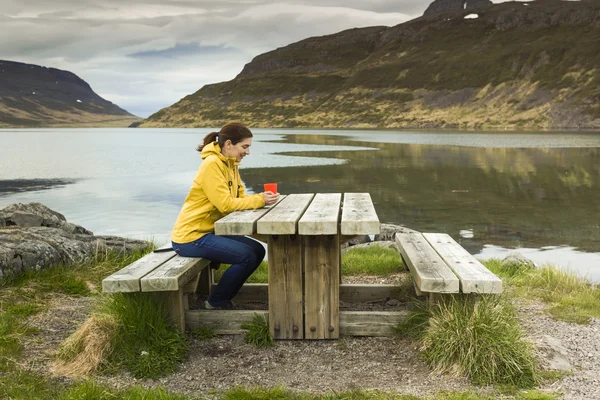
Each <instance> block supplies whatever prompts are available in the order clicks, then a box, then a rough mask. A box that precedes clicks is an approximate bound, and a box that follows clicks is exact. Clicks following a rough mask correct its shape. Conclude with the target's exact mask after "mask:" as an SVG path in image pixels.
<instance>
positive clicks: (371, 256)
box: [342, 247, 404, 276]
mask: <svg viewBox="0 0 600 400" xmlns="http://www.w3.org/2000/svg"><path fill="white" fill-rule="evenodd" d="M403 265H404V264H403V263H402V258H401V257H400V255H399V254H398V251H397V250H395V249H384V248H376V249H375V248H373V247H369V248H357V249H351V250H348V251H347V252H346V253H345V254H344V255H343V256H342V275H361V274H368V275H378V276H387V275H389V274H394V273H399V272H402V271H404V266H403Z"/></svg>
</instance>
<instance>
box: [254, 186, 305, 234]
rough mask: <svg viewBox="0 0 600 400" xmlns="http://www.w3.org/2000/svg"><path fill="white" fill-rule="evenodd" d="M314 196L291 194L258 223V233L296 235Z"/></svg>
mask: <svg viewBox="0 0 600 400" xmlns="http://www.w3.org/2000/svg"><path fill="white" fill-rule="evenodd" d="M313 197H314V194H312V193H309V194H290V195H288V196H287V197H286V198H285V199H283V200H282V201H281V202H279V204H277V205H276V206H275V207H273V209H272V210H271V211H270V212H269V213H268V214H267V215H265V216H264V217H262V218H261V219H259V220H258V222H257V223H256V232H257V233H259V234H263V235H295V234H296V233H297V229H296V225H297V223H298V220H299V219H300V217H301V216H302V213H303V212H304V210H306V208H307V207H308V205H309V204H310V202H311V200H312V199H313Z"/></svg>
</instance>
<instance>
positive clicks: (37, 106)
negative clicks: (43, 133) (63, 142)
mask: <svg viewBox="0 0 600 400" xmlns="http://www.w3.org/2000/svg"><path fill="white" fill-rule="evenodd" d="M139 120H140V118H138V117H136V116H135V115H132V114H130V113H128V112H127V111H125V110H123V109H121V108H119V107H118V106H117V105H115V104H113V103H111V102H110V101H107V100H104V99H103V98H102V97H100V96H98V95H97V94H96V93H94V91H93V90H92V88H91V87H90V85H88V84H87V83H86V82H85V81H84V80H82V79H81V78H79V77H78V76H77V75H75V74H73V73H71V72H68V71H63V70H60V69H55V68H46V67H41V66H39V65H32V64H23V63H19V62H12V61H4V60H0V128H2V127H49V126H90V127H91V126H128V125H129V124H131V123H132V122H135V121H139Z"/></svg>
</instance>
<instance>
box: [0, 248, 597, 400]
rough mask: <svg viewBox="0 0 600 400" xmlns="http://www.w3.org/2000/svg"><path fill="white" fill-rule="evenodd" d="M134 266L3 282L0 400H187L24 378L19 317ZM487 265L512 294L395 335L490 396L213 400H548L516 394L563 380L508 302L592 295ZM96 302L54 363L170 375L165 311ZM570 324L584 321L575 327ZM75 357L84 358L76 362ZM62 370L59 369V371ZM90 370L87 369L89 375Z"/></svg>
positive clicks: (261, 341)
mask: <svg viewBox="0 0 600 400" xmlns="http://www.w3.org/2000/svg"><path fill="white" fill-rule="evenodd" d="M138 256H141V254H139V255H138ZM361 258H362V259H363V260H362V262H361V261H360V259H361ZM108 260H110V261H108ZM132 261H133V260H132V259H131V258H129V257H127V256H120V257H118V256H115V255H114V254H104V255H99V256H98V258H97V259H96V261H95V262H94V261H92V262H90V263H89V264H86V266H80V267H74V268H72V269H67V268H64V267H58V268H55V269H52V270H49V271H47V272H42V273H41V274H40V276H43V279H40V276H36V275H35V274H24V275H22V276H19V277H15V278H13V279H11V280H10V281H4V282H3V290H2V291H1V292H0V301H1V302H0V305H1V307H2V308H1V313H0V398H10V399H36V398H40V399H41V398H43V399H66V400H69V399H121V398H123V399H165V400H171V399H193V398H194V397H189V396H183V395H180V394H174V393H168V392H167V391H165V390H164V389H162V388H157V389H144V388H141V387H129V388H127V389H123V390H117V389H111V388H108V387H105V386H103V385H100V384H98V383H95V382H93V381H83V382H79V383H74V384H73V383H65V382H64V381H61V380H55V379H52V378H47V377H43V376H40V375H37V374H35V373H31V372H26V371H23V370H21V367H20V366H19V365H18V363H17V360H18V357H19V354H20V349H21V342H22V339H23V338H24V336H25V335H28V334H30V333H31V332H32V330H31V328H29V327H28V326H27V323H26V318H27V317H29V316H31V315H34V314H35V313H38V312H41V311H44V310H45V309H46V306H45V305H44V302H46V301H47V300H48V299H49V296H50V295H51V294H52V293H56V292H58V293H68V294H69V295H71V296H82V295H93V294H95V293H96V291H95V290H94V286H95V285H98V284H99V283H100V280H101V279H102V278H103V277H105V276H106V275H107V274H109V273H111V272H113V271H114V270H116V269H118V268H121V267H122V266H124V265H126V264H129V263H130V262H132ZM343 264H344V268H345V273H346V274H348V275H352V274H361V273H367V274H374V275H382V276H384V275H387V274H390V273H398V272H400V271H401V270H402V263H401V260H400V258H399V257H398V255H397V252H396V251H394V250H391V251H390V250H389V249H381V248H378V247H370V248H367V249H353V250H350V251H348V252H347V253H345V254H344V256H343ZM486 264H487V266H488V268H490V269H492V270H493V271H494V272H496V273H497V274H499V275H501V276H502V277H503V278H504V280H505V282H506V283H507V285H508V287H509V290H507V292H508V296H482V297H476V296H468V295H462V296H449V297H448V298H447V299H446V300H443V301H440V302H439V303H437V304H435V305H433V306H429V305H427V304H426V303H424V302H417V303H415V307H414V312H413V314H412V316H411V317H410V318H409V319H407V320H406V321H404V322H403V323H401V324H400V325H399V326H398V331H399V332H401V333H402V334H403V335H405V336H409V337H412V338H414V339H416V340H418V341H420V343H421V347H422V355H423V358H424V360H425V361H426V362H427V363H428V364H429V365H430V366H431V367H432V369H434V370H443V371H449V372H451V373H456V374H461V375H465V376H467V377H469V378H470V379H471V380H472V381H473V382H474V383H477V384H495V385H497V389H496V391H497V392H496V391H493V392H491V393H490V392H485V393H479V392H464V393H439V394H437V395H435V396H429V397H415V396H403V395H397V394H391V393H385V392H378V391H350V392H343V393H330V394H323V395H313V394H308V393H298V392H292V391H288V390H286V389H283V388H233V389H230V390H227V391H224V392H219V393H216V394H214V395H216V396H217V398H219V399H242V400H243V399H261V398H264V399H267V398H268V399H277V398H279V399H311V400H312V399H315V400H316V399H324V400H326V399H327V400H328V399H332V400H335V399H340V400H342V399H357V400H362V399H374V400H379V399H417V400H418V399H423V400H425V399H427V400H454V399H456V400H459V399H463V400H479V399H484V400H487V399H494V398H497V397H498V395H500V394H501V395H502V396H505V397H507V398H513V399H540V400H552V399H555V398H556V397H555V395H553V394H548V393H541V392H537V391H523V390H521V389H519V388H529V387H532V386H533V385H535V384H536V383H539V382H541V381H544V380H557V379H560V378H562V376H563V375H562V374H556V373H554V374H552V373H541V374H540V373H538V372H537V371H536V369H535V364H534V360H533V356H532V351H531V346H530V345H529V344H528V343H527V342H525V341H523V339H522V337H521V330H520V328H519V326H518V323H517V320H516V317H515V310H514V308H513V306H512V305H511V302H510V300H511V298H510V296H516V295H519V296H520V295H526V296H532V297H534V298H540V299H542V300H544V301H547V302H548V303H549V304H550V305H551V310H554V309H555V308H556V307H557V306H558V305H560V306H561V307H563V309H562V311H563V313H562V314H561V313H556V312H555V311H553V313H554V315H556V316H558V317H561V316H563V315H574V314H577V315H586V316H587V318H589V317H590V316H597V315H598V309H597V303H598V297H597V296H598V293H597V291H598V289H596V288H594V287H592V286H591V285H590V284H589V283H587V282H585V281H581V280H578V279H577V278H575V277H573V276H572V275H570V274H566V273H563V272H561V271H559V270H558V269H556V268H553V267H544V268H542V269H534V268H531V267H527V266H523V265H509V266H507V267H505V268H501V267H500V264H499V262H497V261H495V260H492V261H489V262H486ZM369 265H370V268H369ZM261 268H264V267H261ZM86 269H87V270H86ZM265 272H266V268H265V271H263V273H265ZM61 274H63V275H62V276H61ZM66 278H69V279H66ZM61 280H62V281H64V282H67V285H65V287H61V285H60V282H61ZM81 283H84V284H85V287H86V288H87V291H85V290H83V289H82V288H83V287H84V286H82V285H81ZM73 288H77V289H73ZM99 298H100V302H99V307H98V309H97V310H96V312H95V313H94V314H93V316H92V317H91V318H90V319H88V321H86V323H84V324H83V325H82V327H81V328H80V329H79V330H78V331H77V332H76V333H75V334H74V335H72V336H71V337H70V338H69V340H67V341H66V342H65V343H64V344H63V346H62V348H61V352H60V360H59V361H62V363H63V364H62V367H63V368H64V367H65V366H67V367H68V365H69V361H74V360H76V361H77V362H76V364H78V365H90V364H94V363H95V365H96V367H98V369H99V370H100V371H103V372H107V373H111V372H116V371H118V370H120V369H126V370H128V371H130V372H131V374H132V375H133V376H134V377H138V378H148V377H149V378H157V377H159V376H162V375H163V374H168V373H171V372H173V371H174V370H175V369H176V368H177V366H178V365H179V364H180V363H181V361H182V360H183V359H184V357H185V351H186V348H187V342H186V338H185V337H184V336H183V335H181V334H180V333H179V332H178V331H177V330H176V329H174V328H173V327H172V326H170V325H169V324H168V321H167V319H166V312H165V309H164V305H163V304H157V303H155V302H154V300H153V299H152V297H151V296H145V295H144V294H140V293H137V294H135V295H131V294H130V295H126V294H119V295H115V296H99ZM575 320H576V321H577V322H581V321H579V319H578V318H575ZM244 328H245V329H246V330H247V331H248V332H247V334H246V337H245V339H246V342H248V343H251V344H253V345H254V346H256V347H265V346H268V345H271V344H273V341H272V338H271V337H270V335H269V331H268V325H267V323H266V321H265V320H264V319H263V318H262V317H261V316H260V315H258V314H256V315H255V316H254V319H253V321H252V323H249V324H246V325H245V326H244ZM192 334H193V335H195V336H196V337H198V338H200V339H210V337H212V336H214V331H212V330H211V329H206V330H196V331H194V332H192ZM82 355H85V357H84V358H78V357H81V356H82ZM60 366H61V365H60V362H59V367H58V368H59V370H60ZM67 370H68V368H67ZM91 370H93V368H92V369H90V370H88V371H91ZM63 371H66V370H64V369H63ZM71 372H73V371H71ZM78 372H82V371H78ZM198 398H200V397H198Z"/></svg>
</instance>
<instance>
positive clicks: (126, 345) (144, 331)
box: [54, 293, 187, 379]
mask: <svg viewBox="0 0 600 400" xmlns="http://www.w3.org/2000/svg"><path fill="white" fill-rule="evenodd" d="M186 350H187V341H186V338H185V336H184V335H183V334H182V333H181V332H179V331H178V330H177V329H176V328H175V327H174V326H173V325H171V324H170V323H169V321H168V314H167V307H166V305H165V304H164V303H162V302H158V301H156V299H155V298H154V297H153V296H152V294H150V293H133V294H131V293H118V294H114V295H112V296H106V297H104V298H103V301H102V302H101V304H100V308H99V310H98V311H97V312H96V313H94V314H93V315H92V316H91V317H90V318H88V320H87V321H86V322H84V323H83V324H82V325H81V326H80V328H79V329H78V330H77V331H76V332H75V333H74V334H73V335H71V336H70V337H69V338H68V339H67V340H66V341H65V343H64V344H63V346H62V348H61V351H60V353H59V360H58V361H57V363H56V364H55V365H54V370H55V371H56V372H58V373H63V374H66V375H75V376H76V375H85V374H87V373H88V372H90V371H94V370H103V371H112V372H115V371H118V370H120V369H125V370H127V371H129V372H130V373H131V374H132V375H133V376H134V377H136V378H150V379H156V378H159V377H162V376H164V375H167V374H169V373H171V372H174V371H175V370H176V369H177V367H178V365H179V364H180V363H181V362H182V361H183V359H184V358H185V352H186Z"/></svg>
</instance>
